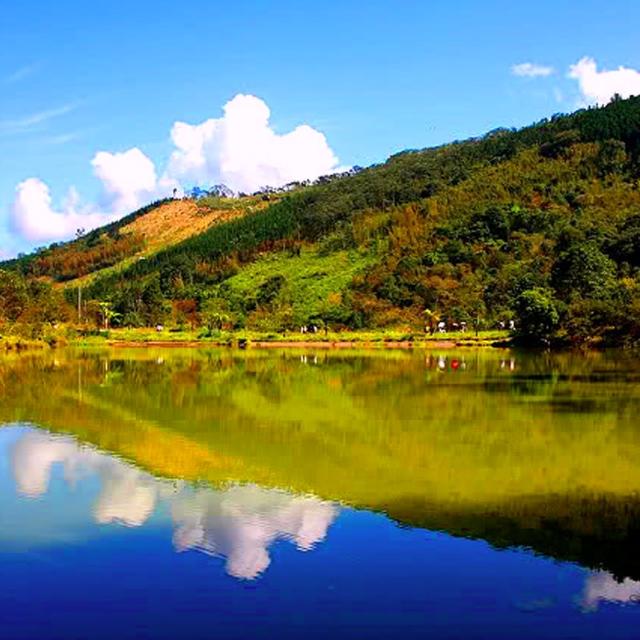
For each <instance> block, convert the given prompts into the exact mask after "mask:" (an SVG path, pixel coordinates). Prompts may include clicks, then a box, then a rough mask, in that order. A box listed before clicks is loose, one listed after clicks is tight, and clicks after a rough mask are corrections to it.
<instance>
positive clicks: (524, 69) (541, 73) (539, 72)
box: [511, 62, 555, 78]
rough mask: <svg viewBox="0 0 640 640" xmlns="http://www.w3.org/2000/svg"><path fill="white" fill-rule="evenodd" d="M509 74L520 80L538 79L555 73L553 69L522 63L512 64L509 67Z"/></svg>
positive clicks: (531, 63)
mask: <svg viewBox="0 0 640 640" xmlns="http://www.w3.org/2000/svg"><path fill="white" fill-rule="evenodd" d="M511 73H512V74H513V75H514V76H520V77H521V78H540V77H546V76H550V75H551V74H552V73H555V69H554V68H553V67H547V66H545V65H542V64H534V63H533V62H522V63H521V64H514V65H513V66H512V67H511Z"/></svg>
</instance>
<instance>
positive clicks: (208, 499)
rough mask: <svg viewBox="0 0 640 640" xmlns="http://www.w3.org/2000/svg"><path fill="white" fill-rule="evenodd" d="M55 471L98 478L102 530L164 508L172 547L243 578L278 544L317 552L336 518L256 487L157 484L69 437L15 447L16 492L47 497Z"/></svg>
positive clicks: (26, 438)
mask: <svg viewBox="0 0 640 640" xmlns="http://www.w3.org/2000/svg"><path fill="white" fill-rule="evenodd" d="M56 464H60V465H62V468H63V473H64V478H65V480H66V482H67V483H69V484H76V483H78V482H80V481H81V480H82V478H84V477H86V476H88V475H97V476H98V477H99V478H100V493H99V496H98V499H97V501H96V503H95V505H94V518H95V520H96V522H97V523H100V524H106V523H111V522H117V523H120V524H123V525H127V526H132V527H137V526H141V525H143V524H144V523H145V522H146V521H147V520H148V519H149V517H150V516H151V515H152V514H153V512H154V511H155V509H156V507H157V505H158V504H159V503H166V504H167V505H168V506H169V509H170V513H171V516H172V520H173V523H174V527H175V530H174V538H173V540H174V545H175V548H176V549H177V550H178V551H185V550H188V549H196V550H199V551H203V552H205V553H208V554H211V555H216V556H220V557H223V558H226V561H227V563H226V566H227V571H228V572H229V573H230V574H231V575H233V576H235V577H238V578H246V579H252V578H255V577H257V576H258V575H259V574H260V573H262V572H263V571H264V570H265V569H266V568H267V567H268V566H269V563H270V559H269V547H270V546H271V545H272V544H273V543H274V542H276V541H277V540H289V541H291V542H292V543H294V544H295V545H296V547H297V548H298V549H299V550H301V551H308V550H310V549H313V547H314V546H315V545H316V544H317V543H318V542H320V541H322V540H323V539H324V538H325V536H326V534H327V530H328V528H329V527H330V525H331V523H332V522H333V521H334V519H335V518H336V517H337V515H338V509H337V507H336V506H335V505H333V504H332V503H330V502H325V501H323V500H319V499H318V498H315V497H312V496H295V495H290V494H288V493H286V492H283V491H278V490H274V489H271V490H269V489H262V488H260V487H257V486H255V485H242V486H237V485H236V486H230V487H228V488H226V489H221V490H214V489H209V488H201V487H200V488H193V487H191V486H189V485H188V484H186V483H182V482H181V483H177V484H176V483H172V482H169V481H165V480H158V479H155V478H154V477H153V476H151V475H149V474H147V473H145V472H143V471H140V470H139V469H136V468H135V467H133V466H131V465H129V464H127V463H125V462H123V461H121V460H119V459H117V458H114V457H111V456H107V455H105V454H102V453H100V452H98V451H97V450H95V449H92V448H90V447H87V446H82V445H79V444H78V443H76V442H75V441H74V440H73V439H72V438H68V437H62V436H54V435H50V434H47V433H44V432H38V431H28V432H26V433H25V434H24V435H23V436H22V437H20V439H19V440H18V441H17V442H16V444H15V446H14V448H13V451H12V467H13V472H14V477H15V480H16V485H17V488H18V491H19V492H20V493H22V494H23V495H25V496H28V497H31V498H37V497H40V496H42V495H44V494H46V492H47V490H48V485H49V481H50V477H51V472H52V468H53V466H54V465H56ZM16 533H18V532H16Z"/></svg>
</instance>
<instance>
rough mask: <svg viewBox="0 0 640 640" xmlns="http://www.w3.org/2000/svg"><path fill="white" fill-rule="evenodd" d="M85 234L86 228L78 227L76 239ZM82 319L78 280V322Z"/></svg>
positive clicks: (80, 291)
mask: <svg viewBox="0 0 640 640" xmlns="http://www.w3.org/2000/svg"><path fill="white" fill-rule="evenodd" d="M83 235H84V228H80V229H76V240H80V238H82V236H83ZM81 321H82V284H80V282H78V324H80V322H81Z"/></svg>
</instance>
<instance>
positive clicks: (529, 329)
mask: <svg viewBox="0 0 640 640" xmlns="http://www.w3.org/2000/svg"><path fill="white" fill-rule="evenodd" d="M515 312H516V316H517V327H518V329H517V331H518V335H519V337H520V338H522V339H524V340H525V341H527V342H536V343H541V342H543V343H546V342H548V340H549V338H550V337H551V335H552V334H553V331H554V330H555V329H556V327H557V326H558V322H559V321H560V314H559V313H558V309H557V308H556V305H555V302H554V300H553V298H552V296H551V293H550V292H549V291H548V290H546V289H542V288H541V287H536V288H535V289H527V290H526V291H523V292H522V293H521V294H520V295H519V296H518V298H517V299H516V304H515Z"/></svg>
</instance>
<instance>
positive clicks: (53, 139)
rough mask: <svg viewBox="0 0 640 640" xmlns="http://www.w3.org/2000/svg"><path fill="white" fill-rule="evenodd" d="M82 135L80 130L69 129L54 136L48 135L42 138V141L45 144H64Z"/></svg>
mask: <svg viewBox="0 0 640 640" xmlns="http://www.w3.org/2000/svg"><path fill="white" fill-rule="evenodd" d="M81 136H82V131H70V132H69V133H61V134H59V135H55V136H49V137H48V138H44V139H43V140H42V142H44V143H45V144H66V143H67V142H73V141H74V140H77V139H78V138H80V137H81Z"/></svg>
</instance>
